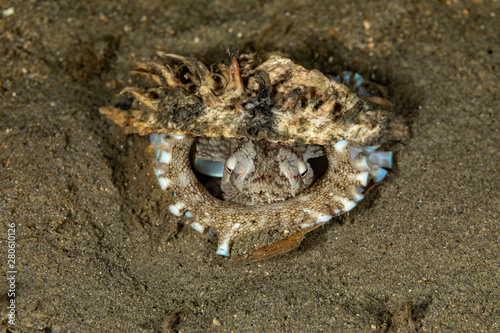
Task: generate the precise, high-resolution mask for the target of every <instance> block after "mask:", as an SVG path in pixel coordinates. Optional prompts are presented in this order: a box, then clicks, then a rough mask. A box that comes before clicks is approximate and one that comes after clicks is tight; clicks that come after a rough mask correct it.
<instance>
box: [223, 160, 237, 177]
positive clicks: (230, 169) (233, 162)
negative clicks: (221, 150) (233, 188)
mask: <svg viewBox="0 0 500 333" xmlns="http://www.w3.org/2000/svg"><path fill="white" fill-rule="evenodd" d="M235 166H236V158H235V157H234V156H230V157H229V158H228V159H227V160H226V165H225V166H224V168H225V169H226V171H227V173H228V174H232V173H233V170H234V167H235Z"/></svg>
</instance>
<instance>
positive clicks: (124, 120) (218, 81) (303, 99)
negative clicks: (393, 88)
mask: <svg viewBox="0 0 500 333" xmlns="http://www.w3.org/2000/svg"><path fill="white" fill-rule="evenodd" d="M159 54H160V55H161V56H163V57H164V58H165V60H166V63H157V62H151V61H148V62H141V63H139V64H138V69H137V70H136V71H135V72H134V73H135V74H139V75H140V76H142V77H145V78H149V81H150V85H151V86H150V87H149V88H137V87H128V88H125V89H124V90H123V91H122V93H123V94H130V95H131V96H133V100H132V101H131V102H130V105H129V106H127V107H123V105H122V107H120V108H119V107H103V108H101V109H100V111H101V113H103V114H104V115H105V116H106V117H108V118H109V119H111V120H113V121H114V122H115V123H117V124H118V125H120V126H122V127H124V128H125V130H126V131H127V132H129V133H137V134H140V135H148V134H149V135H150V141H151V145H152V146H153V151H154V166H153V171H154V174H155V176H156V177H157V179H158V182H159V185H160V187H161V189H162V190H168V191H172V192H173V193H174V197H175V198H174V202H172V203H170V204H169V206H168V209H169V210H170V212H171V213H172V214H173V215H175V216H177V217H182V218H183V219H186V220H187V222H186V223H189V224H190V226H191V227H192V228H193V229H195V230H196V231H198V232H200V233H204V232H207V231H208V232H209V233H210V234H211V235H217V237H218V245H217V250H216V253H217V254H220V255H223V256H230V253H231V247H232V244H234V242H236V241H238V239H239V238H241V237H242V236H245V235H249V234H252V233H256V232H259V231H262V230H266V229H277V230H299V231H298V232H297V233H296V234H292V235H291V236H290V237H289V238H288V239H286V240H283V241H280V242H278V243H276V244H273V245H270V246H269V248H264V249H261V250H257V251H256V252H255V253H254V254H252V255H251V256H250V257H251V260H252V261H254V260H259V259H265V258H267V257H269V256H271V255H276V254H279V253H282V252H285V251H288V250H290V249H292V248H294V247H296V246H297V245H298V244H299V243H300V241H301V240H302V239H303V238H304V235H305V233H307V232H309V231H311V230H313V229H314V228H317V227H319V226H321V225H323V224H324V223H327V222H328V221H330V220H331V219H333V218H334V217H335V216H337V215H340V214H343V213H346V212H349V211H351V210H352V209H353V208H354V207H355V206H356V205H357V203H358V202H359V201H360V200H362V199H363V198H364V197H365V196H366V192H367V190H368V189H369V188H371V187H372V186H373V184H376V183H379V182H380V181H381V180H382V179H383V178H384V177H385V176H386V175H387V172H388V171H387V169H391V168H392V164H393V153H392V152H389V151H381V150H379V148H380V146H379V144H380V143H383V142H386V141H388V140H392V139H399V138H402V137H404V136H405V135H406V132H407V130H406V126H405V125H404V123H403V122H402V120H401V119H399V118H397V117H394V116H393V114H392V112H391V110H390V109H388V108H387V107H386V106H388V105H390V103H389V102H388V101H386V100H385V99H383V98H381V97H380V98H371V97H373V96H370V95H369V93H368V89H367V88H366V86H367V84H368V83H367V82H366V81H364V80H363V79H362V77H361V76H359V75H357V74H354V75H353V74H352V73H350V72H344V73H342V75H341V76H339V77H336V78H332V77H331V76H328V75H325V74H323V73H321V72H320V71H318V70H308V69H306V68H304V67H302V66H300V65H298V64H296V63H294V62H293V61H292V60H291V59H289V58H287V57H286V56H284V55H282V54H280V53H273V52H270V53H264V54H262V53H261V54H259V56H257V55H256V54H239V51H238V48H237V47H235V46H229V47H228V48H227V59H226V60H225V61H224V62H222V63H219V64H214V65H212V66H208V65H206V64H205V63H203V62H201V61H200V60H198V59H196V58H191V57H185V56H180V55H173V54H167V53H159ZM181 75H182V76H181ZM342 82H344V83H348V84H351V88H348V87H347V86H346V85H344V84H343V83H342ZM351 89H353V90H354V91H353V90H351ZM356 92H357V93H358V94H359V96H358V95H357V94H356ZM374 101H377V102H378V103H374Z"/></svg>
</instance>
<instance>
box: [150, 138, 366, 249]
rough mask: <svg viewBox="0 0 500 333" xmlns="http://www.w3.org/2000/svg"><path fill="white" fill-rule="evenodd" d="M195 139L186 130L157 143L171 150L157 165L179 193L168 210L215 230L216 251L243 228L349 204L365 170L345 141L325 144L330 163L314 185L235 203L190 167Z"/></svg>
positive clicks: (290, 221)
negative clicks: (275, 197)
mask: <svg viewBox="0 0 500 333" xmlns="http://www.w3.org/2000/svg"><path fill="white" fill-rule="evenodd" d="M169 139H170V138H169ZM169 139H167V140H169ZM170 140H171V139H170ZM195 142H196V138H195V137H193V136H185V137H184V138H182V139H177V140H175V143H174V144H173V145H170V144H169V145H160V146H158V149H161V150H164V151H166V152H170V153H171V159H170V161H169V162H168V163H160V164H159V165H158V166H156V169H157V170H158V173H159V174H160V175H159V177H160V178H163V179H165V180H167V182H168V184H169V186H168V188H169V189H170V190H173V191H174V192H176V193H177V197H178V199H177V202H176V203H175V204H174V205H172V206H171V211H172V212H173V213H175V214H176V215H178V216H180V215H182V214H183V213H184V212H189V214H190V215H191V216H193V218H194V222H193V223H194V227H195V228H196V229H197V230H199V231H205V230H207V229H210V230H212V231H213V232H215V233H217V234H218V235H219V250H220V252H219V253H226V252H227V251H226V250H225V249H229V247H230V245H231V243H232V242H233V241H234V240H235V239H237V238H238V237H240V236H242V235H245V234H249V233H252V232H255V231H259V230H263V229H268V228H276V229H282V230H283V229H294V228H297V227H300V226H304V227H305V226H308V225H309V224H311V223H314V222H316V221H318V220H321V219H322V218H325V217H328V216H332V215H334V214H335V212H340V211H341V210H349V206H350V205H351V204H353V195H354V194H355V193H356V185H362V184H363V183H364V182H363V180H362V179H363V172H360V171H357V170H356V169H355V168H354V167H353V166H352V165H351V159H350V157H349V147H348V146H347V145H346V146H344V147H341V148H340V149H338V148H336V147H332V146H325V147H324V149H325V154H326V156H327V160H328V168H327V170H326V172H325V173H324V174H323V175H322V176H321V177H320V178H319V179H318V180H316V181H315V182H314V184H313V185H312V186H310V187H309V188H307V189H306V190H304V191H303V192H301V193H299V194H298V195H297V196H295V197H293V198H290V199H289V200H286V201H283V202H277V203H273V204H267V205H257V206H246V205H239V204H236V203H233V202H230V201H223V200H219V199H216V198H214V197H213V196H211V195H210V194H209V193H208V192H207V190H206V189H205V188H204V187H203V186H202V184H201V183H200V182H199V181H198V179H197V178H196V176H195V175H194V173H193V171H192V169H191V164H190V153H189V152H190V151H191V147H192V145H193V144H195ZM365 179H366V178H365ZM363 185H366V183H364V184H363ZM172 207H173V208H172Z"/></svg>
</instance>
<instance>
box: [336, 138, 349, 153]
mask: <svg viewBox="0 0 500 333" xmlns="http://www.w3.org/2000/svg"><path fill="white" fill-rule="evenodd" d="M348 144H349V143H348V142H347V141H346V140H340V141H339V142H337V143H336V144H334V145H333V147H334V148H335V150H336V151H338V152H341V151H343V150H344V149H345V148H346V147H347V145H348Z"/></svg>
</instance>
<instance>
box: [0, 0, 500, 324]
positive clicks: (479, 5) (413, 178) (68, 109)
mask: <svg viewBox="0 0 500 333" xmlns="http://www.w3.org/2000/svg"><path fill="white" fill-rule="evenodd" d="M0 9H1V13H2V15H1V17H0V222H1V223H0V239H1V247H0V248H1V251H0V253H1V255H2V256H3V258H2V259H1V260H0V262H1V263H2V271H3V272H7V271H12V270H13V269H15V271H16V272H17V273H16V278H15V284H14V289H15V296H14V297H10V296H9V294H10V292H9V291H10V290H12V283H11V282H12V280H7V279H3V280H2V282H1V284H0V285H1V286H2V289H1V293H0V296H1V298H0V313H1V315H2V317H1V325H2V328H1V329H2V332H4V331H5V332H54V333H55V332H90V331H93V332H465V331H467V332H498V331H500V319H499V318H500V307H499V304H500V289H499V288H500V287H499V283H500V282H499V281H500V251H499V242H500V241H499V239H500V223H499V219H500V209H499V208H500V199H499V189H500V181H499V172H498V163H499V162H500V126H499V122H500V119H499V109H500V99H499V96H500V80H499V74H498V73H499V69H500V68H499V66H500V40H499V36H500V25H499V24H498V16H500V3H499V2H496V1H480V0H479V1H463V2H462V1H446V2H445V1H427V2H424V3H422V4H417V3H411V2H406V1H404V2H403V1H401V2H391V3H390V4H387V2H385V1H354V2H348V1H344V2H340V1H335V2H331V1H324V0H321V1H309V2H308V1H291V2H290V1H272V2H269V3H267V2H261V1H241V2H240V1H199V2H197V1H178V2H177V1H171V2H168V1H165V2H160V1H142V2H140V3H139V2H136V1H129V2H125V1H99V2H89V3H85V2H64V1H3V2H2V3H1V5H0ZM227 44H238V45H239V47H240V50H241V52H243V53H249V52H254V51H257V50H269V51H281V52H283V53H286V54H288V55H290V56H291V57H292V58H294V59H295V60H296V61H297V62H299V63H301V64H303V65H304V66H305V67H306V68H317V69H320V70H321V71H323V72H331V71H335V70H338V69H339V68H345V69H349V70H354V71H356V72H359V73H361V74H362V75H364V76H365V77H367V78H369V79H370V80H372V81H374V82H377V83H379V84H381V85H382V86H384V87H387V91H388V96H389V98H390V100H391V101H392V102H393V104H394V110H395V112H396V113H397V114H399V115H401V116H402V117H404V118H405V119H406V120H407V123H408V125H409V128H410V133H411V137H410V138H408V139H407V140H405V141H402V142H399V143H393V144H391V146H390V148H391V149H392V150H393V151H394V153H395V159H396V162H397V163H396V167H395V170H394V172H392V173H391V174H390V175H389V176H388V178H387V179H386V181H385V182H384V184H382V185H380V186H378V187H376V188H375V189H374V190H372V191H371V192H370V193H369V195H367V197H366V199H365V200H364V201H363V202H361V203H360V204H359V205H358V207H356V208H355V209H354V210H353V211H351V212H350V213H348V214H346V215H344V216H342V217H340V218H337V219H335V220H332V221H331V222H330V223H328V224H327V225H325V226H324V227H322V228H319V229H317V230H314V231H313V232H311V233H310V234H309V235H307V237H306V239H305V241H304V242H303V243H302V245H301V246H300V247H299V248H298V249H295V250H294V251H292V252H290V253H288V254H285V255H282V256H278V257H275V258H272V259H269V260H267V261H262V262H256V263H246V264H245V263H236V262H233V261H231V260H228V259H226V258H223V257H221V256H218V255H216V254H215V249H216V239H214V238H211V237H210V236H208V235H199V234H198V233H196V232H195V231H194V230H192V229H191V228H188V227H184V226H183V224H182V219H178V218H175V217H173V216H172V215H171V214H169V213H168V210H167V209H166V207H167V205H168V204H169V202H171V201H172V197H171V194H169V193H166V192H162V191H161V190H160V188H159V186H158V185H157V183H156V180H155V179H154V176H153V173H152V169H151V157H150V155H149V153H148V151H147V148H148V140H147V139H146V138H143V137H139V136H134V135H126V134H125V133H124V132H123V131H122V129H120V128H119V127H117V126H116V125H114V124H112V123H111V122H109V121H107V120H106V119H104V118H103V117H102V116H101V115H100V114H99V112H98V108H99V107H100V106H103V105H108V104H109V103H110V101H111V98H112V97H113V96H114V95H115V94H116V93H117V92H118V91H119V90H120V88H122V87H124V86H127V85H129V84H130V83H131V77H130V75H129V71H130V70H132V69H133V68H134V67H135V64H134V63H135V62H136V61H139V60H145V59H157V51H158V50H161V51H166V52H169V53H175V54H182V55H189V56H196V57H199V58H205V59H214V58H215V57H218V56H219V55H220V54H221V53H223V52H224V49H225V46H226V45H227ZM12 223H14V224H15V229H16V235H15V246H16V247H15V263H14V264H13V266H12V267H11V266H10V265H12V262H9V261H8V254H9V253H8V246H9V234H8V229H12V228H10V225H11V224H12ZM266 236H267V235H266V234H265V233H263V234H262V235H254V236H253V237H252V238H246V239H244V242H242V244H241V245H240V246H241V247H240V248H239V249H238V245H235V246H236V248H235V249H234V250H235V251H243V250H242V249H243V248H244V246H248V245H249V244H250V245H251V246H254V245H262V244H261V243H262V241H263V240H265V239H266ZM6 274H7V273H6ZM7 277H9V275H8V274H7ZM11 299H15V305H16V308H15V309H16V311H15V315H16V317H15V320H16V321H15V325H9V323H8V316H7V315H8V314H9V313H10V310H9V309H8V306H9V304H11V303H10V301H11Z"/></svg>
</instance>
